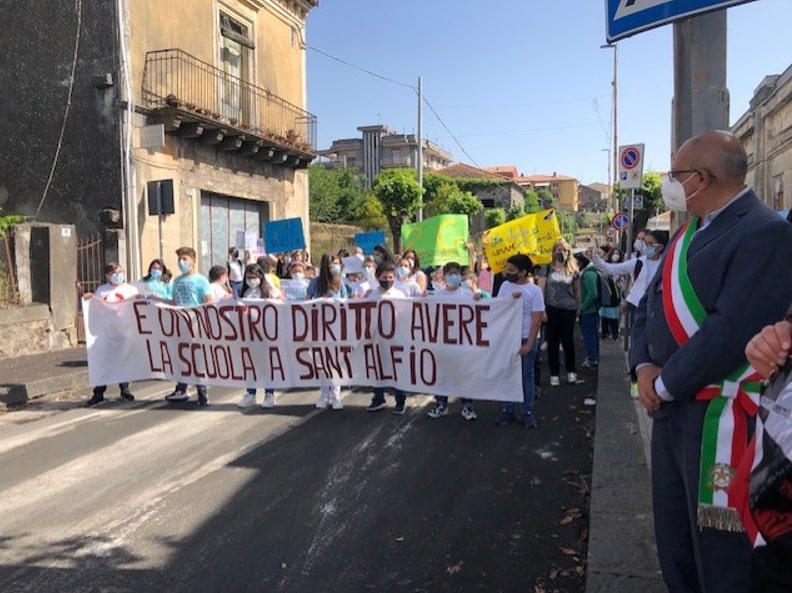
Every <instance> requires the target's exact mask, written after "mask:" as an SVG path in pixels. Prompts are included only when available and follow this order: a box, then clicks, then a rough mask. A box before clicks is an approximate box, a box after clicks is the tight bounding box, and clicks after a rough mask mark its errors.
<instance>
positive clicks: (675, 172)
mask: <svg viewBox="0 0 792 593" xmlns="http://www.w3.org/2000/svg"><path fill="white" fill-rule="evenodd" d="M699 171H706V172H707V174H708V175H709V176H710V177H712V178H713V179H717V177H715V175H714V174H713V173H712V171H710V170H709V169H704V168H700V169H671V170H670V171H668V173H666V176H667V177H668V179H669V181H676V180H677V178H678V176H679V175H683V174H685V173H698V172H699Z"/></svg>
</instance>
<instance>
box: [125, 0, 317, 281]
mask: <svg viewBox="0 0 792 593" xmlns="http://www.w3.org/2000/svg"><path fill="white" fill-rule="evenodd" d="M316 5H317V0H186V1H183V2H170V3H168V2H162V1H161V0H131V1H129V2H127V4H126V7H127V10H126V13H125V14H123V15H121V18H122V19H125V20H124V21H123V22H122V23H121V30H122V38H123V40H124V41H125V43H122V47H121V51H122V54H124V56H125V62H126V63H125V66H126V68H125V72H126V74H127V80H125V81H123V82H124V83H125V84H126V87H127V93H126V99H127V101H128V102H129V104H130V106H131V109H130V110H129V111H127V113H128V114H129V113H131V114H132V115H131V117H130V119H129V120H128V121H127V122H126V124H125V131H126V132H127V134H128V138H129V142H130V145H131V148H132V150H131V151H130V157H129V185H130V190H131V191H130V193H131V195H132V196H133V197H132V202H133V203H132V204H131V206H132V207H131V208H129V210H130V211H131V212H132V213H131V214H130V215H129V220H128V221H126V222H127V224H126V225H125V226H126V228H127V229H128V234H127V236H128V239H127V241H128V245H127V248H128V249H129V250H130V251H131V253H132V254H135V253H137V254H139V256H138V257H139V260H140V266H141V269H140V270H139V273H141V274H145V273H146V271H147V268H148V263H149V262H150V261H151V259H153V258H155V257H159V256H160V254H163V256H164V258H165V261H166V263H167V264H168V265H169V266H173V265H174V264H175V255H174V251H175V249H177V248H178V247H180V246H183V245H187V246H192V247H193V248H194V249H195V250H196V252H197V254H198V260H199V267H200V270H201V272H203V273H207V271H208V268H209V267H210V266H211V265H215V264H224V262H225V261H226V257H227V252H228V248H229V246H230V245H233V244H234V243H235V239H236V236H237V233H238V232H239V231H246V232H248V233H251V232H257V233H258V235H259V236H260V237H262V236H263V232H264V230H263V229H264V223H265V222H266V221H271V220H279V219H284V218H294V217H299V218H301V219H302V221H303V228H304V231H305V234H306V240H309V238H308V229H309V224H308V222H309V221H308V175H307V170H306V169H307V166H308V164H309V163H310V162H311V161H312V160H313V158H314V157H315V156H316V153H315V134H316V118H315V117H314V116H313V115H311V114H310V113H308V112H307V111H306V110H305V105H306V67H305V46H304V40H305V19H306V16H307V14H308V12H309V11H310V10H311V9H312V8H313V7H315V6H316ZM125 136H126V135H125ZM152 182H159V183H154V184H153V185H152ZM154 188H161V189H158V190H157V191H158V192H159V193H158V195H159V199H160V202H159V203H158V204H159V205H160V206H161V207H163V209H164V211H165V214H163V215H161V216H158V215H157V212H156V210H155V211H153V212H152V203H154V204H157V202H156V200H155V201H154V202H149V198H150V197H151V192H153V191H155V189H154ZM171 196H172V203H171ZM131 259H138V258H136V257H132V258H131Z"/></svg>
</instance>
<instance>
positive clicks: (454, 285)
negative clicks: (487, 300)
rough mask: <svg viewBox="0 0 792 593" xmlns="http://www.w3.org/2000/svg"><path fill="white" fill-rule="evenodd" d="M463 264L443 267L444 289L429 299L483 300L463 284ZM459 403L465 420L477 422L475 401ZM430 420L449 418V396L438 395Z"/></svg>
mask: <svg viewBox="0 0 792 593" xmlns="http://www.w3.org/2000/svg"><path fill="white" fill-rule="evenodd" d="M462 273H463V270H462V264H459V263H457V262H448V263H447V264H446V265H444V266H443V281H444V287H443V288H442V289H441V290H436V291H435V292H434V294H432V295H430V296H429V297H428V298H431V299H443V300H454V301H474V300H475V301H478V300H480V299H481V294H480V293H478V292H476V293H474V292H473V291H472V290H470V289H469V288H467V287H466V286H464V285H463V284H462ZM459 402H460V403H461V404H462V417H463V418H464V419H465V420H475V419H476V418H477V417H478V416H476V410H474V409H473V400H472V399H470V398H468V397H461V398H460V399H459ZM427 415H428V416H429V418H435V419H436V418H442V417H443V416H448V396H446V395H436V396H435V405H434V406H433V407H432V409H431V410H429V413H428V414H427Z"/></svg>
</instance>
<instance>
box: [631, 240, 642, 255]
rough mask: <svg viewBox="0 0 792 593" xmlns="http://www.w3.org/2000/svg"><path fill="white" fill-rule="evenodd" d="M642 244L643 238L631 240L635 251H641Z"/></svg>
mask: <svg viewBox="0 0 792 593" xmlns="http://www.w3.org/2000/svg"><path fill="white" fill-rule="evenodd" d="M643 246H644V241H643V239H636V240H635V241H633V249H635V251H638V252H640V253H643Z"/></svg>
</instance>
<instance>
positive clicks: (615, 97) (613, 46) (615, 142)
mask: <svg viewBox="0 0 792 593" xmlns="http://www.w3.org/2000/svg"><path fill="white" fill-rule="evenodd" d="M600 49H612V50H613V82H612V83H611V84H612V85H613V177H611V179H613V186H612V187H613V189H615V187H616V183H617V182H618V179H616V176H617V175H618V174H619V165H618V161H617V159H618V158H619V155H618V152H619V136H618V133H617V131H618V121H619V120H618V113H619V108H618V105H619V100H618V99H619V96H618V88H619V85H618V82H619V78H618V75H619V48H618V46H617V45H616V44H614V43H608V44H605V45H600ZM608 160H610V159H608ZM613 193H614V192H613V191H611V201H612V202H613V203H612V204H611V207H612V208H613V210H615V209H616V204H615V200H614V195H613Z"/></svg>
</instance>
